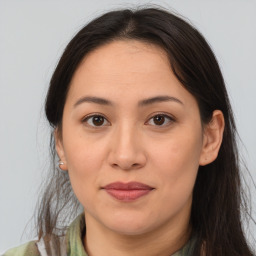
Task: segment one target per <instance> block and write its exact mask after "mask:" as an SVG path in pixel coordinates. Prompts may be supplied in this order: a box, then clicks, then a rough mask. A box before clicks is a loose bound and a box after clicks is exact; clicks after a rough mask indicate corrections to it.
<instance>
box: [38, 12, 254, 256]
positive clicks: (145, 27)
mask: <svg viewBox="0 0 256 256" xmlns="http://www.w3.org/2000/svg"><path fill="white" fill-rule="evenodd" d="M130 39H133V40H134V39H135V40H139V41H143V42H149V43H152V44H155V45H158V46H160V47H161V48H162V49H164V50H165V52H166V53H167V55H168V57H169V61H170V64H171V67H172V70H173V72H174V74H175V75H176V77H177V78H178V79H179V81H180V82H181V83H182V85H183V86H184V88H186V89H187V90H188V91H189V92H190V93H191V94H192V95H193V96H194V97H195V98H196V100H197V103H198V106H199V109H200V115H201V120H202V123H204V124H207V123H208V122H209V121H210V119H211V116H212V112H213V111H214V110H216V109H219V110H221V111H222V112H223V115H224V118H225V130H224V134H223V142H222V145H221V148H220V151H219V155H218V157H217V159H216V160H215V161H214V162H213V163H211V164H208V165H207V166H200V167H199V170H198V176H197V179H196V183H195V187H194V192H193V203H192V210H191V220H190V221H191V225H192V230H193V231H192V235H193V236H194V237H196V245H195V248H194V252H193V256H198V255H200V252H201V248H202V245H204V252H205V255H206V256H216V255H218V256H231V255H232V256H241V255H244V256H253V253H252V251H251V249H250V248H249V245H248V243H247V241H246V238H245V235H244V232H243V227H242V223H241V218H242V215H241V213H242V211H243V212H245V213H248V211H247V207H246V200H243V198H244V197H243V193H242V188H241V177H240V175H241V172H240V167H239V154H238V149H237V131H236V126H235V122H234V117H233V113H232V109H231V105H230V102H229V98H228V94H227V91H226V88H225V83H224V79H223V76H222V74H221V71H220V68H219V65H218V63H217V61H216V58H215V56H214V53H213V52H212V50H211V48H210V46H209V45H208V43H207V42H206V40H205V39H204V37H203V36H202V35H201V34H200V33H199V32H198V31H197V30H196V29H195V28H194V27H193V26H192V25H191V24H189V23H188V22H186V21H185V20H184V19H182V18H180V17H179V16H178V15H174V14H173V13H171V12H169V11H167V10H164V9H162V8H139V9H136V10H132V9H124V10H117V11H111V12H108V13H106V14H104V15H102V16H100V17H98V18H96V19H94V20H93V21H91V22H90V23H89V24H87V25H86V26H85V27H83V28H82V29H81V30H80V31H79V32H78V33H77V34H76V35H75V37H74V38H73V39H72V40H71V41H70V43H69V44H68V45H67V47H66V49H65V51H64V53H63V55H62V57H61V58H60V60H59V63H58V65H57V67H56V69H55V72H54V73H53V76H52V79H51V82H50V87H49V90H48V94H47V98H46V102H45V113H46V116H47V119H48V121H49V123H50V125H51V126H52V129H53V130H54V129H55V128H56V127H59V128H61V123H62V114H63V108H64V105H65V100H66V97H67V94H68V90H69V86H70V81H71V79H72V76H73V74H74V72H75V70H76V69H77V67H78V65H79V64H80V63H81V61H82V60H83V58H84V57H85V56H86V54H88V53H89V52H91V51H92V50H94V49H95V48H98V47H100V46H102V45H104V44H107V43H109V42H111V41H114V40H130ZM50 146H51V150H52V162H53V166H52V167H53V168H52V170H51V174H50V176H49V178H48V184H47V185H46V186H45V190H44V193H43V195H42V197H41V198H40V199H39V206H38V215H37V229H38V238H39V239H40V238H41V237H44V238H45V240H46V242H47V241H49V239H50V238H51V239H55V240H54V243H53V245H54V247H55V249H56V251H57V252H58V251H59V250H58V249H59V244H58V239H57V237H58V236H60V235H63V234H64V233H65V226H61V223H64V222H68V221H69V220H71V219H72V218H74V217H75V216H76V215H77V214H78V212H79V209H82V208H81V205H80V203H79V202H78V200H77V199H76V197H75V195H74V194H73V191H72V188H71V184H70V180H69V177H68V174H67V173H65V172H60V171H59V170H56V168H55V163H56V152H55V142H54V139H53V136H52V138H51V145H50ZM47 244H48V243H47ZM47 246H49V244H48V245H47Z"/></svg>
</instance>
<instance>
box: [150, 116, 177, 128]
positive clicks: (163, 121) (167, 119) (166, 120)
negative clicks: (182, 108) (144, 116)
mask: <svg viewBox="0 0 256 256" xmlns="http://www.w3.org/2000/svg"><path fill="white" fill-rule="evenodd" d="M149 120H152V121H151V122H150V121H149V122H148V123H149V124H151V125H154V126H167V125H168V124H170V123H172V122H174V121H175V120H174V118H173V117H171V116H168V115H165V114H157V115H155V116H153V117H151V118H150V119H149ZM152 123H153V124H152Z"/></svg>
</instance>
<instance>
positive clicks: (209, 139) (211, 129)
mask: <svg viewBox="0 0 256 256" xmlns="http://www.w3.org/2000/svg"><path fill="white" fill-rule="evenodd" d="M224 127H225V120H224V116H223V113H222V112H221V111H220V110H215V111H213V114H212V119H211V121H210V122H209V123H208V124H207V125H205V127H204V135H203V147H202V152H201V155H200V159H199V165H202V166H203V165H207V164H209V163H212V162H213V161H214V160H215V159H216V158H217V156H218V153H219V149H220V146H221V143H222V138H223V132H224Z"/></svg>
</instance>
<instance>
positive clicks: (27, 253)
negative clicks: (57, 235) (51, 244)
mask: <svg viewBox="0 0 256 256" xmlns="http://www.w3.org/2000/svg"><path fill="white" fill-rule="evenodd" d="M3 256H40V253H39V251H38V249H37V245H36V241H30V242H27V243H25V244H22V245H20V246H17V247H14V248H12V249H9V250H8V251H7V252H5V253H4V254H3Z"/></svg>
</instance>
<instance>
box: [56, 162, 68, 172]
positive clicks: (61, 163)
mask: <svg viewBox="0 0 256 256" xmlns="http://www.w3.org/2000/svg"><path fill="white" fill-rule="evenodd" d="M58 164H59V169H60V170H62V171H66V170H65V169H64V168H63V165H65V163H64V162H63V161H61V160H59V162H58Z"/></svg>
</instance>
